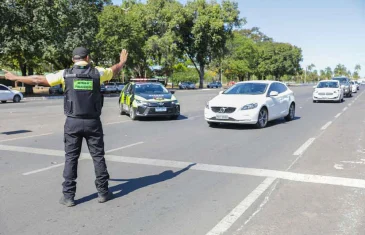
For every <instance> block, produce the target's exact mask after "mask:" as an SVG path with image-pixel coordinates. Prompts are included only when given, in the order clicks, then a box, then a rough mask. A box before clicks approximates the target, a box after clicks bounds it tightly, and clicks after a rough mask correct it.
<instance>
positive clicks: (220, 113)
mask: <svg viewBox="0 0 365 235" xmlns="http://www.w3.org/2000/svg"><path fill="white" fill-rule="evenodd" d="M204 116H205V120H206V121H207V122H208V124H209V126H217V125H218V124H220V123H236V124H254V125H256V127H258V128H264V127H266V125H267V122H268V121H271V120H274V119H279V118H285V119H286V120H287V121H290V120H293V119H294V117H295V98H294V93H293V91H291V90H290V89H289V88H288V87H287V86H286V85H285V84H284V83H281V82H276V81H247V82H239V83H236V84H235V85H233V86H232V87H230V88H229V89H227V90H226V91H224V92H220V94H219V95H218V96H216V97H214V98H213V99H212V100H210V101H209V102H208V103H207V104H206V107H205V110H204Z"/></svg>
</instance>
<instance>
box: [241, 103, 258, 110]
mask: <svg viewBox="0 0 365 235" xmlns="http://www.w3.org/2000/svg"><path fill="white" fill-rule="evenodd" d="M257 106H258V104H257V103H252V104H246V105H245V106H243V107H242V108H241V110H249V109H254V108H257Z"/></svg>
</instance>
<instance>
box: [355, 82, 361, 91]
mask: <svg viewBox="0 0 365 235" xmlns="http://www.w3.org/2000/svg"><path fill="white" fill-rule="evenodd" d="M354 82H355V83H356V85H357V90H360V83H359V82H358V81H354Z"/></svg>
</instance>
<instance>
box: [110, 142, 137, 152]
mask: <svg viewBox="0 0 365 235" xmlns="http://www.w3.org/2000/svg"><path fill="white" fill-rule="evenodd" d="M143 143H144V142H138V143H134V144H130V145H126V146H123V147H120V148H115V149H110V150H108V151H106V152H105V153H111V152H114V151H117V150H121V149H125V148H129V147H132V146H135V145H139V144H143Z"/></svg>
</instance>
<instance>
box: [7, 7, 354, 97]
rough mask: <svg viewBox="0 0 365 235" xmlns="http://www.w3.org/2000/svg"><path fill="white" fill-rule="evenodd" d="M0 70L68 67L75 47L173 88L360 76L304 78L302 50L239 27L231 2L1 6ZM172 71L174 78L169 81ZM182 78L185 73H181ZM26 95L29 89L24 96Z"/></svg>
mask: <svg viewBox="0 0 365 235" xmlns="http://www.w3.org/2000/svg"><path fill="white" fill-rule="evenodd" d="M0 13H1V15H2V17H0V24H1V27H0V48H1V49H0V65H1V66H2V67H6V68H12V69H17V70H20V71H21V72H22V74H23V75H29V74H33V72H36V73H43V72H53V70H58V69H63V68H65V67H69V66H71V65H72V60H71V52H72V50H73V49H74V48H75V47H77V46H85V47H88V48H89V49H90V51H91V52H92V53H91V58H92V61H93V62H94V63H95V64H96V65H100V66H111V65H112V64H114V63H117V62H118V59H119V53H120V51H121V50H122V49H123V48H126V49H127V50H128V51H129V59H128V61H127V65H126V67H125V69H124V70H123V73H122V74H123V75H122V76H126V77H127V78H129V77H149V76H153V69H151V68H153V67H156V66H158V67H160V68H161V70H160V71H161V72H162V73H163V74H164V75H165V76H167V77H169V78H171V79H172V80H173V81H174V82H179V81H184V80H186V81H192V80H196V79H198V81H199V85H200V87H202V86H203V83H204V79H208V80H213V79H214V80H218V79H222V78H223V77H224V78H225V79H228V80H249V79H276V80H288V79H294V78H295V79H300V80H304V75H305V76H306V78H307V80H308V81H313V80H317V79H318V77H320V78H329V77H331V76H334V75H348V76H350V75H352V76H353V77H354V78H355V77H358V75H359V72H360V70H361V66H360V65H357V66H356V67H355V69H354V72H353V73H352V72H351V71H349V70H348V69H347V68H345V66H344V65H342V64H339V65H337V66H336V68H334V70H333V71H332V69H331V68H330V67H327V68H325V69H324V70H320V71H319V74H318V71H316V70H313V69H314V67H315V66H314V65H313V66H309V67H307V68H306V69H305V70H304V72H305V74H304V75H303V69H302V68H301V66H300V63H301V61H302V60H303V59H302V58H303V56H302V50H301V49H300V48H299V47H297V46H294V45H292V44H290V43H283V42H277V41H275V39H273V38H271V37H269V36H267V35H266V34H265V33H263V32H261V31H260V28H258V27H253V28H244V25H245V23H246V19H245V18H241V17H240V12H239V10H238V2H235V1H232V0H223V1H220V2H217V1H215V0H191V1H187V3H186V4H182V3H180V2H179V1H177V0H149V1H146V2H142V1H139V0H124V1H123V3H122V5H120V6H116V5H112V3H111V0H67V1H65V0H44V1H43V0H42V1H20V0H11V1H1V2H0ZM174 73H176V74H175V75H174ZM184 74H185V75H184ZM28 91H29V92H31V90H28Z"/></svg>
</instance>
